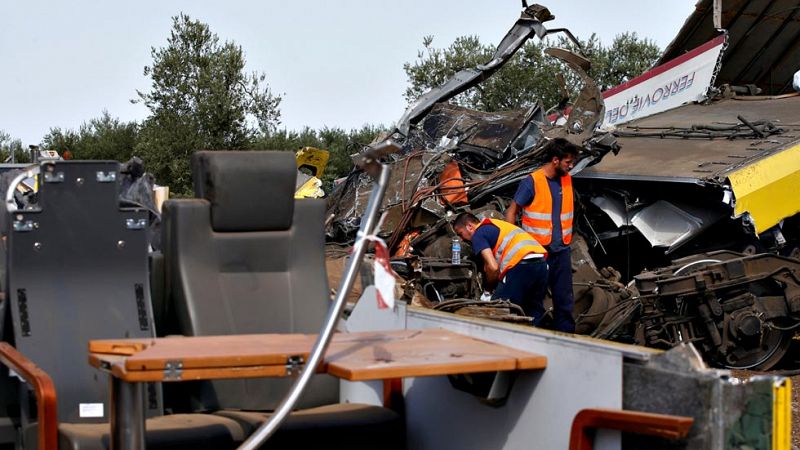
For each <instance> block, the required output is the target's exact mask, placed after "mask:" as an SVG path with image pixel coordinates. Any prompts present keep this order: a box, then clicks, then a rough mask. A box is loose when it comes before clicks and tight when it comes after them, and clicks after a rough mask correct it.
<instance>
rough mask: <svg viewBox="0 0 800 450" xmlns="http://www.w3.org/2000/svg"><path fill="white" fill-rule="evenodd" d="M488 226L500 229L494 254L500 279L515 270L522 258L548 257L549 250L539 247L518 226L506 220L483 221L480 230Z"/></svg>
mask: <svg viewBox="0 0 800 450" xmlns="http://www.w3.org/2000/svg"><path fill="white" fill-rule="evenodd" d="M486 224H492V225H494V226H496V227H497V228H499V229H500V235H499V236H497V242H495V244H494V248H493V249H492V253H494V259H496V260H497V265H498V266H500V276H499V279H501V280H502V279H503V276H505V274H506V272H508V271H509V270H511V269H512V268H514V266H516V265H517V264H518V263H519V262H520V261H522V258H524V257H526V256H528V255H530V254H531V253H536V254H539V255H543V256H547V250H545V248H544V247H542V246H541V245H539V243H538V242H536V240H535V239H534V238H533V237H532V236H531V235H530V234H529V233H526V232H525V231H523V230H522V229H521V228H519V227H517V226H516V225H512V224H510V223H508V222H506V221H504V220H497V219H483V222H481V223H480V225H478V228H480V227H482V226H483V225H486Z"/></svg>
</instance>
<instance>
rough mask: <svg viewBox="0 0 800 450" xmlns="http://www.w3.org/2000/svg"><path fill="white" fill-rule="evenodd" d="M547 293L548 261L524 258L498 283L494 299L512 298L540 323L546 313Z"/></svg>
mask: <svg viewBox="0 0 800 450" xmlns="http://www.w3.org/2000/svg"><path fill="white" fill-rule="evenodd" d="M546 293H547V263H545V261H544V258H535V259H523V260H522V261H520V262H519V263H517V265H516V266H514V267H512V268H511V269H510V270H509V271H508V272H506V276H505V277H504V278H503V279H502V280H501V281H500V282H499V283H498V284H497V288H496V289H495V290H494V294H493V295H492V299H495V300H498V299H505V300H510V301H511V302H512V303H514V304H516V305H519V306H521V307H522V310H523V311H525V314H526V315H528V316H530V317H533V324H534V325H538V324H539V322H540V321H541V320H542V316H543V315H544V304H543V301H544V296H545V294H546Z"/></svg>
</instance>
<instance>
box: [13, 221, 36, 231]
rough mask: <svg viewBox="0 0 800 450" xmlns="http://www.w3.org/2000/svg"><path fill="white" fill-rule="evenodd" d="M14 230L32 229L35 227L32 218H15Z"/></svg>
mask: <svg viewBox="0 0 800 450" xmlns="http://www.w3.org/2000/svg"><path fill="white" fill-rule="evenodd" d="M13 226H14V231H20V232H25V231H33V229H34V228H36V223H35V222H34V221H32V220H15V221H14V225H13Z"/></svg>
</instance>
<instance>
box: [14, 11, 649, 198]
mask: <svg viewBox="0 0 800 450" xmlns="http://www.w3.org/2000/svg"><path fill="white" fill-rule="evenodd" d="M580 44H581V48H582V52H583V54H584V55H585V56H587V57H588V58H589V59H590V60H591V61H592V68H591V70H590V71H589V74H590V75H591V76H592V77H593V78H594V79H595V80H596V81H597V82H598V84H599V85H600V86H601V88H604V89H605V88H609V87H611V86H614V85H617V84H619V83H621V82H624V81H627V80H629V79H631V78H633V77H635V76H637V75H639V74H640V73H642V72H643V71H645V70H646V69H647V68H649V67H650V66H651V64H652V63H653V62H654V61H655V60H656V58H657V57H658V55H659V49H658V47H656V46H655V44H653V42H652V41H650V40H648V39H640V38H639V37H638V36H637V35H636V34H629V33H625V34H621V35H619V36H617V37H616V38H615V39H614V41H613V42H612V44H611V45H610V46H608V47H606V46H603V45H602V44H601V43H600V41H599V40H598V39H597V37H596V36H594V35H592V36H590V37H589V39H587V40H584V41H581V42H580ZM550 45H555V46H560V47H565V48H568V49H572V50H574V46H573V45H572V44H571V43H570V42H568V41H566V40H565V39H558V40H555V41H552V42H542V41H538V40H534V41H530V42H528V43H527V44H526V45H525V46H523V48H521V49H520V51H519V52H518V53H517V54H516V55H515V56H514V58H512V60H511V61H509V62H508V63H507V64H506V65H505V66H504V67H503V68H502V69H501V70H500V71H498V72H497V73H496V74H495V75H494V76H493V77H491V78H490V79H488V80H486V81H485V82H483V83H482V84H480V85H479V86H477V87H475V88H473V89H471V90H469V91H467V92H465V93H464V94H462V95H460V96H459V97H457V98H456V99H454V102H455V103H458V104H460V105H462V106H466V107H470V108H474V109H479V110H484V111H496V110H503V109H515V108H521V107H528V106H530V105H532V104H533V103H534V102H536V101H537V100H538V99H541V100H542V102H543V103H544V105H545V107H550V106H553V105H554V104H556V103H557V102H558V101H559V100H560V99H561V97H562V93H561V87H560V84H559V82H558V81H557V77H556V75H557V74H559V73H561V74H563V75H564V77H565V78H566V79H567V84H568V85H570V84H571V83H573V84H574V83H575V82H576V78H575V76H574V74H572V72H571V71H569V70H567V69H566V68H564V67H562V65H561V63H559V62H558V61H556V60H555V59H553V58H550V57H548V56H547V55H545V54H544V53H543V50H544V49H545V48H546V47H547V46H550ZM493 52H494V46H492V45H486V44H483V43H481V42H480V40H479V39H478V38H477V37H475V36H464V37H460V38H458V39H456V40H455V41H454V42H453V43H452V44H451V45H450V46H449V47H447V48H436V47H434V46H433V38H432V37H430V36H429V37H426V38H425V39H424V40H423V49H422V50H421V51H419V53H418V57H417V59H416V60H415V61H412V62H409V63H406V64H405V65H404V66H403V68H404V70H405V73H406V75H407V76H408V88H407V89H406V91H405V97H406V99H407V100H409V101H411V100H413V99H415V98H416V97H418V96H419V95H421V94H422V93H424V92H426V91H427V90H429V89H431V88H433V87H435V86H438V85H440V84H442V83H444V82H445V81H446V80H447V79H448V78H450V76H452V75H453V74H454V73H456V72H457V71H459V70H461V69H464V68H468V67H474V66H476V65H478V64H481V63H484V62H486V61H487V60H489V58H490V57H491V55H492V53H493ZM151 55H152V58H153V61H152V63H151V64H150V65H148V66H146V67H145V68H144V75H145V76H147V77H148V78H149V79H150V81H151V85H150V89H149V90H147V91H137V92H136V93H137V98H136V99H134V100H132V101H133V102H141V103H142V104H144V105H145V106H146V107H147V108H148V109H149V115H148V117H147V118H146V119H145V120H143V121H141V122H136V121H132V122H124V121H121V120H120V119H118V118H115V117H112V116H111V115H110V114H109V113H108V112H107V111H103V113H102V114H101V116H100V117H97V118H94V119H90V120H89V121H87V122H85V123H83V124H82V125H81V126H80V128H79V129H78V130H77V131H74V130H66V129H61V128H59V127H54V128H51V130H50V132H49V133H48V134H47V135H46V136H45V138H44V139H43V142H42V146H43V147H44V148H46V149H55V150H58V151H60V152H62V153H63V152H65V151H69V152H70V153H71V154H72V157H73V158H76V159H114V160H118V161H125V160H128V159H129V158H130V157H131V156H134V155H136V156H139V157H141V158H142V159H143V160H144V162H145V166H146V168H147V170H148V171H149V172H151V173H153V174H154V175H155V177H156V181H157V182H158V183H160V184H165V185H169V186H170V188H171V190H172V192H175V193H177V194H179V195H186V194H190V193H191V191H190V186H191V170H190V165H189V158H190V156H191V154H192V152H194V151H195V150H201V149H203V150H236V149H271V150H291V151H295V150H297V149H299V148H301V147H305V146H313V147H318V148H323V149H326V150H328V151H329V152H330V160H329V163H328V167H327V169H326V171H325V175H324V177H323V182H324V183H325V188H326V190H327V189H330V187H331V184H332V182H333V180H334V179H336V178H339V177H341V176H344V175H346V174H347V173H348V172H349V171H350V170H351V168H352V161H351V160H350V155H351V154H352V153H355V152H357V151H358V150H359V149H360V147H361V146H363V145H365V144H368V143H370V142H372V141H373V140H374V139H375V137H376V136H377V135H378V134H379V133H381V132H383V131H386V129H385V127H384V126H383V125H366V126H364V127H362V128H360V129H353V130H349V131H347V130H344V129H342V128H337V127H323V128H321V129H319V130H314V129H311V128H308V127H306V128H304V129H302V130H300V131H290V130H286V129H283V130H281V129H279V128H278V126H279V125H280V117H281V115H280V104H281V100H282V96H281V95H277V94H274V93H273V92H272V91H271V89H270V87H269V85H268V84H267V83H266V75H265V74H264V73H259V72H246V71H245V65H246V60H245V55H244V51H243V50H242V48H241V47H240V46H238V45H236V44H235V43H233V42H230V41H224V42H223V41H221V40H220V38H219V37H218V36H217V35H216V34H215V33H213V32H212V31H211V29H210V28H209V26H208V25H207V24H204V23H202V22H199V21H196V20H192V19H191V18H190V17H189V16H187V15H185V14H180V15H178V16H175V17H173V18H172V28H171V30H170V33H169V37H168V38H167V42H166V45H164V46H163V47H158V48H157V47H152V48H151ZM400 113H401V111H398V114H400ZM12 151H14V152H15V155H16V160H17V161H21V160H25V159H28V158H29V154H28V152H27V150H23V149H22V144H21V142H19V140H15V139H12V138H11V137H10V136H9V135H8V134H7V133H3V132H0V157H2V158H3V159H5V158H7V157H8V155H10V154H11V152H12Z"/></svg>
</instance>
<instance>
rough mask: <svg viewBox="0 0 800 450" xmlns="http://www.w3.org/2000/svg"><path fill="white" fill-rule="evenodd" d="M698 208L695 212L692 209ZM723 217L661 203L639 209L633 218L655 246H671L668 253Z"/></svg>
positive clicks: (711, 212)
mask: <svg viewBox="0 0 800 450" xmlns="http://www.w3.org/2000/svg"><path fill="white" fill-rule="evenodd" d="M691 209H694V211H692V213H690V212H689V210H691ZM722 217H723V214H720V213H717V212H714V211H712V210H705V209H699V208H690V207H687V206H686V205H683V207H678V206H676V205H675V204H673V203H670V202H668V201H666V200H658V201H656V202H655V203H653V204H650V205H648V206H645V207H644V208H641V209H639V210H638V211H636V212H635V213H633V215H632V216H631V219H630V222H631V225H633V226H634V227H636V228H637V229H638V230H639V231H640V232H641V233H642V235H643V236H644V237H645V238H646V239H647V241H648V242H650V245H652V246H653V247H667V253H669V252H670V251H672V250H674V249H675V248H676V247H678V246H679V245H681V244H682V243H685V242H686V241H688V240H689V239H691V238H693V237H694V236H697V235H698V234H700V232H701V231H703V230H704V229H706V228H708V226H710V225H711V224H713V223H714V222H716V221H717V220H719V219H721V218H722Z"/></svg>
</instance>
